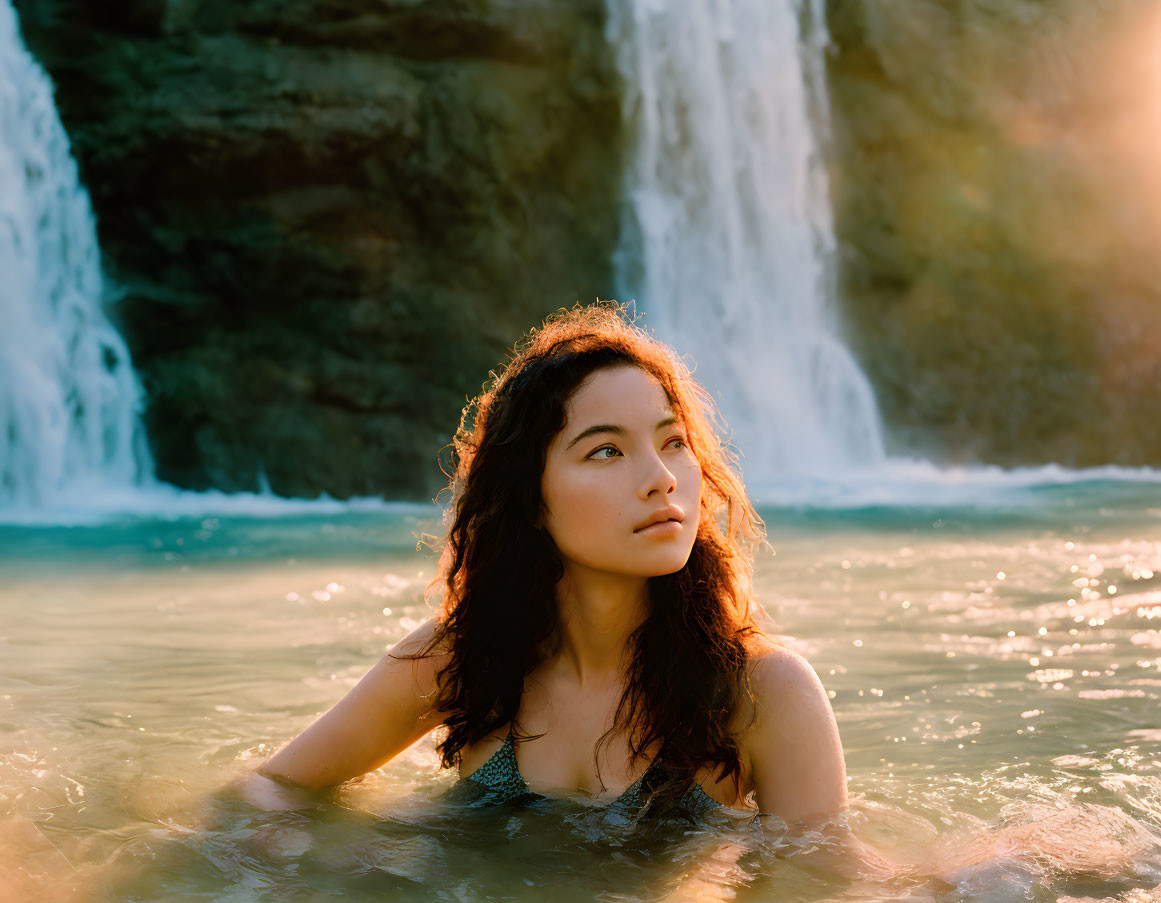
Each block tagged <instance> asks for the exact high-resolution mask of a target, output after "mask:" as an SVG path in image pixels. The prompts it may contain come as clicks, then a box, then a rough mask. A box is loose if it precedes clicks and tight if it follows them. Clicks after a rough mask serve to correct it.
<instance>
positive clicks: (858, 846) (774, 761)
mask: <svg viewBox="0 0 1161 903" xmlns="http://www.w3.org/2000/svg"><path fill="white" fill-rule="evenodd" d="M750 683H751V687H752V689H753V693H754V704H755V708H756V711H755V718H754V722H753V724H752V725H751V727H750V728H749V730H748V731H746V733H745V734H743V735H742V737H741V738H740V740H741V745H742V752H743V755H745V756H746V757H747V758H748V760H749V763H750V773H751V775H752V776H753V783H754V790H755V795H756V796H757V801H758V811H759V812H760V813H761V815H760V816H759V819H760V820H761V821H762V822H763V826H764V827H766V828H767V829H769V827H770V824H771V823H777V821H778V819H781V821H782V822H784V823H785V826H786V828H787V829H788V832H789V834H790V835H792V836H794V835H801V838H800V839H801V840H810V841H811V843H809V844H808V846H807V847H806V848H805V850H804V851H803V852H792V853H791V855H795V856H805V857H806V858H807V859H808V860H809V862H810V864H811V865H815V866H818V867H820V868H823V869H827V870H831V871H835V872H838V873H840V874H842V875H844V876H846V877H848V878H852V879H856V880H867V879H870V880H883V879H886V878H890V877H892V876H895V875H897V874H899V873H900V872H902V871H905V869H904V868H903V867H901V866H900V865H899V864H895V863H891V862H889V861H888V860H886V859H884V858H883V857H882V856H880V855H879V854H878V853H876V852H874V851H873V850H872V849H870V848H869V847H868V846H867V845H866V844H864V843H862V842H861V841H860V840H859V839H858V838H857V837H855V836H854V834H853V833H852V832H851V830H850V828H849V827H848V826H847V825H846V824H845V823H844V820H843V818H842V817H841V816H842V813H843V810H845V809H846V806H847V772H846V763H845V761H844V759H843V749H842V742H841V740H840V739H839V732H838V724H837V723H836V722H835V717H834V711H833V710H832V709H831V706H830V700H829V699H828V698H827V695H826V690H825V689H824V688H823V685H822V681H820V680H819V679H818V675H817V674H816V673H815V672H814V669H813V668H811V666H810V663H809V662H807V660H806V659H805V658H803V657H802V656H801V655H799V654H798V653H796V652H794V651H792V650H790V649H786V648H785V647H782V646H775V647H773V648H772V649H771V650H769V651H767V652H765V653H763V654H762V655H760V656H758V657H756V658H755V659H754V663H753V667H752V671H751V675H750ZM772 816H777V818H772ZM778 827H779V828H780V827H781V826H778ZM787 849H788V851H790V850H793V849H794V846H793V845H791V846H788V848H787Z"/></svg>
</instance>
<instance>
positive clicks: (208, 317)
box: [15, 0, 623, 499]
mask: <svg viewBox="0 0 1161 903" xmlns="http://www.w3.org/2000/svg"><path fill="white" fill-rule="evenodd" d="M15 5H16V7H17V11H18V13H19V15H20V17H21V22H22V27H23V30H24V34H25V39H26V41H27V43H28V45H29V47H30V49H31V50H32V51H33V52H34V53H35V54H36V55H37V57H38V58H39V59H40V61H41V62H42V64H43V65H44V66H45V67H46V68H47V69H48V71H49V73H50V74H51V76H52V78H53V79H54V81H55V83H56V85H57V105H58V108H59V110H60V114H61V118H62V119H63V121H64V123H65V126H66V128H67V129H68V131H69V134H70V137H71V140H72V143H73V149H74V153H75V155H76V157H77V159H78V162H79V164H80V170H81V176H82V179H83V181H84V183H85V185H86V187H87V188H88V190H89V192H90V194H91V196H92V200H93V204H94V207H95V209H96V213H97V218H98V233H99V237H100V241H101V246H102V252H103V254H104V258H105V259H104V264H105V270H106V273H107V275H108V277H109V284H110V290H111V292H112V295H113V297H112V299H111V302H110V313H111V316H112V318H113V319H114V321H115V322H116V323H117V325H118V327H119V328H120V329H121V330H122V332H123V333H124V335H125V336H126V339H127V341H128V342H129V345H130V348H131V350H132V354H133V358H134V365H135V367H136V369H137V371H138V373H139V375H140V377H141V379H142V382H143V385H144V387H145V391H146V394H147V399H148V400H147V408H146V410H145V412H144V413H145V418H146V424H147V428H148V431H149V435H150V441H151V444H152V447H153V453H154V456H155V459H156V461H157V464H158V474H157V475H158V477H159V478H161V479H163V480H166V481H168V482H171V483H174V484H176V485H179V486H183V487H188V488H192V489H205V488H210V487H215V488H219V489H223V490H227V491H234V490H253V489H256V488H257V487H258V485H259V481H260V475H261V474H262V473H263V472H264V473H265V475H266V477H267V478H268V480H269V483H270V485H271V487H272V488H273V490H274V491H275V492H276V493H278V494H282V495H290V496H314V495H317V494H318V493H319V492H320V491H325V492H328V493H330V494H332V495H335V496H338V497H348V496H350V495H365V494H383V495H385V496H387V497H388V498H396V499H426V498H430V497H431V496H432V495H433V494H434V492H435V491H436V490H437V489H438V487H439V486H440V485H442V482H443V476H442V474H441V473H440V472H439V469H438V466H437V464H436V453H437V451H438V449H439V448H440V447H441V446H442V445H443V444H444V443H446V442H447V441H449V439H450V436H451V433H452V431H453V429H454V428H455V426H456V424H457V423H458V418H459V413H460V410H461V408H462V407H463V405H464V403H465V401H466V397H467V396H469V395H471V394H474V393H475V392H477V391H478V390H479V388H480V384H481V382H482V380H483V379H484V378H485V376H486V375H487V372H488V370H489V368H491V367H493V366H494V365H495V364H496V363H497V362H498V361H499V360H500V358H501V356H502V354H503V351H504V349H505V347H507V346H508V345H510V344H511V343H512V341H513V340H514V339H515V338H516V337H517V336H519V335H520V334H521V333H523V332H524V331H526V330H527V329H528V328H529V327H530V326H532V325H534V324H535V323H536V322H537V321H538V320H539V319H541V318H542V317H543V316H544V315H545V314H547V313H549V312H551V311H552V310H554V309H556V308H558V307H561V306H569V305H571V304H572V303H573V302H574V301H576V300H591V299H592V298H593V297H595V296H598V295H600V296H602V297H604V296H608V295H609V294H611V292H612V284H611V264H610V261H611V259H612V251H613V248H614V245H615V243H616V237H617V226H618V223H617V208H618V204H619V197H618V195H619V190H620V184H621V171H622V168H623V167H622V159H621V155H622V137H621V113H620V97H621V94H620V85H619V83H618V78H617V75H616V72H615V67H614V63H613V60H612V56H611V53H610V50H609V48H608V46H607V44H606V41H605V39H604V36H603V27H604V5H603V2H602V0H569V2H568V3H554V2H551V0H427V2H417V0H300V2H294V3H287V2H274V0H252V2H247V3H235V2H227V0H131V2H126V3H121V4H97V3H89V2H84V0H17V2H16V4H15Z"/></svg>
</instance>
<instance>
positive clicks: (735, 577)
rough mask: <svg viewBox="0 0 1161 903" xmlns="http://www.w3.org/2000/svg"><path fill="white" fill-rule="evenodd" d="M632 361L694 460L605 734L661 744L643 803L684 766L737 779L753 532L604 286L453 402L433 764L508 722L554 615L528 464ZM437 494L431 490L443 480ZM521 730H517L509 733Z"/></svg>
mask: <svg viewBox="0 0 1161 903" xmlns="http://www.w3.org/2000/svg"><path fill="white" fill-rule="evenodd" d="M623 365H631V366H635V367H639V368H640V369H641V370H642V371H644V372H645V373H647V374H649V375H651V376H653V377H654V378H655V379H656V380H657V381H658V382H659V383H660V385H661V386H662V388H663V389H664V391H665V394H666V396H667V397H668V400H669V403H670V405H671V406H672V408H673V411H674V414H675V416H677V418H678V420H679V421H680V422H682V423H683V424H684V426H685V429H686V435H687V439H688V445H689V447H690V449H691V450H692V451H693V453H694V455H695V456H696V458H697V460H698V462H699V463H700V465H701V471H702V498H701V512H700V520H699V524H698V530H697V537H696V539H695V541H694V545H693V549H692V551H691V553H690V556H689V559H688V560H687V562H686V564H685V566H684V567H682V568H681V570H679V571H677V572H675V573H672V574H667V575H664V576H658V577H651V578H649V580H648V594H649V611H648V613H647V615H646V619H645V620H644V622H643V623H642V624H641V625H640V626H639V627H638V628H637V629H636V630H635V631H634V633H633V634H632V635H631V637H630V650H629V653H630V664H629V666H628V671H627V674H626V684H625V689H624V691H623V694H622V696H621V699H620V702H619V704H618V707H617V711H616V715H615V720H614V726H613V727H612V728H611V729H610V730H609V731H608V732H607V733H606V734H605V735H604V736H602V738H601V742H602V743H604V742H607V741H608V740H609V739H610V738H611V737H612V736H613V735H614V734H616V733H617V732H618V731H620V730H626V731H627V738H628V742H629V748H630V750H631V752H632V756H633V759H634V760H636V759H637V758H640V757H642V756H644V755H645V751H646V750H648V749H650V748H651V747H653V745H654V744H658V743H659V744H660V748H662V749H663V750H664V760H663V764H664V766H665V769H664V772H665V774H666V776H667V778H666V781H665V783H664V784H663V785H662V786H661V787H659V788H654V790H655V792H654V794H653V798H652V802H651V803H650V809H651V810H652V811H654V812H658V813H662V812H667V811H670V810H671V809H672V808H673V806H674V804H675V803H676V801H677V800H678V799H680V797H681V795H682V794H683V793H684V792H685V790H687V789H688V788H689V786H690V784H691V782H692V781H693V779H694V776H695V774H696V773H697V771H698V769H699V768H701V767H702V766H704V765H709V766H712V767H713V768H714V771H715V773H716V774H717V775H718V776H719V778H720V779H725V778H727V777H732V778H733V780H734V782H735V786H736V787H737V786H739V782H740V780H741V771H742V766H741V759H740V755H739V749H738V744H737V742H736V740H735V737H734V735H733V734H732V733H731V723H732V720H733V719H734V716H735V715H736V714H737V713H738V712H739V711H740V708H739V707H740V706H741V704H742V702H743V700H745V699H747V698H748V697H749V696H750V689H749V683H748V680H747V672H746V664H747V658H748V655H749V653H750V651H751V649H752V645H753V642H754V641H756V640H760V638H761V633H760V631H758V629H757V627H756V625H755V621H754V616H753V611H752V605H753V601H752V599H751V577H752V572H753V551H754V547H755V545H756V544H758V543H761V542H762V541H763V540H764V525H763V524H762V521H761V518H759V516H758V515H757V513H756V512H755V511H754V508H753V506H752V505H751V503H750V501H749V499H748V498H747V496H746V491H745V488H744V486H743V485H742V482H741V478H740V477H739V476H738V475H737V473H736V472H735V470H734V467H735V465H736V457H735V456H734V455H733V454H732V452H730V451H729V449H728V447H727V446H726V445H725V444H724V443H723V442H722V441H721V439H720V438H719V436H718V434H717V432H716V431H715V428H714V419H715V418H716V416H717V410H716V407H715V405H714V404H713V400H712V399H711V398H710V396H709V395H708V393H706V391H705V390H704V389H703V388H702V387H701V386H699V385H698V384H697V383H696V382H695V381H694V380H693V378H692V376H691V375H690V372H689V370H688V368H687V367H686V366H685V365H684V363H683V362H682V361H681V359H680V358H679V357H678V356H677V355H676V354H675V353H674V352H673V350H672V349H670V348H669V347H668V346H666V345H664V344H663V343H661V342H659V341H658V340H656V339H654V338H653V337H652V336H650V335H649V334H647V333H646V332H644V331H643V330H642V329H640V328H639V327H638V326H637V325H636V323H635V322H634V321H633V320H632V319H630V318H629V313H628V310H627V309H626V308H625V307H624V306H622V305H620V304H618V303H617V302H615V301H606V302H597V303H596V304H592V305H588V306H583V307H582V306H579V305H578V306H577V307H574V308H573V309H572V310H565V309H562V310H560V311H558V312H557V313H556V314H554V315H553V316H552V317H550V318H549V319H548V320H546V321H545V323H544V324H543V325H542V326H541V327H540V328H539V329H534V330H532V331H531V332H530V333H529V335H528V336H527V338H526V339H525V340H523V341H521V342H518V343H517V345H516V346H515V348H514V349H513V352H512V357H511V360H510V361H509V362H508V363H507V365H506V366H504V367H503V368H502V369H501V370H500V372H499V373H498V374H497V373H496V372H495V371H493V372H492V373H490V374H489V377H490V379H491V382H490V384H489V383H485V389H484V391H483V393H482V394H481V395H480V396H479V397H477V398H476V399H474V400H473V401H472V402H470V403H469V404H468V405H467V407H465V408H464V411H463V416H462V419H461V421H460V426H459V429H458V430H457V432H456V434H455V439H454V443H453V446H452V448H453V450H454V454H455V466H454V469H453V472H452V473H451V474H450V477H451V481H450V484H449V487H448V488H449V489H450V493H451V504H450V506H449V508H448V509H447V511H446V518H445V521H446V523H447V533H446V536H445V537H444V540H443V549H442V555H441V557H440V563H439V568H438V572H437V575H436V577H435V579H434V580H433V581H432V582H431V584H429V587H428V589H429V591H432V590H434V589H437V588H441V589H442V600H441V604H440V608H439V611H438V613H437V628H436V634H435V637H434V639H433V640H432V642H431V644H429V646H428V647H427V648H426V649H425V650H424V652H423V653H421V654H432V653H433V652H434V651H435V650H436V649H437V648H438V649H439V650H441V651H442V652H445V653H450V656H449V659H448V664H447V665H446V666H445V667H444V668H443V669H442V670H441V672H440V674H439V690H438V693H437V697H436V701H435V706H436V709H437V710H438V711H439V712H440V713H441V714H443V715H444V716H445V719H444V724H445V725H446V728H447V733H446V736H444V737H443V739H442V740H441V742H440V743H439V744H438V746H437V750H438V751H439V753H440V757H441V759H442V762H443V764H444V766H445V767H449V768H450V767H452V766H453V765H458V764H459V757H460V752H461V750H463V749H464V748H465V747H467V746H470V745H472V744H474V743H476V742H477V741H479V740H481V739H483V738H484V737H486V736H487V735H488V734H489V733H491V732H492V731H495V730H496V729H498V728H500V727H502V726H504V725H506V724H508V723H509V722H512V721H513V720H514V719H515V717H516V714H517V711H518V709H519V706H520V697H521V694H522V692H523V686H524V679H525V676H526V675H527V674H529V673H530V672H531V671H532V670H533V669H534V668H535V667H536V666H537V665H538V664H540V662H541V661H542V660H543V659H544V658H545V657H546V655H547V653H546V651H545V650H548V649H551V648H552V646H553V641H554V638H555V636H556V632H557V627H558V620H557V618H558V612H557V603H556V594H555V587H556V584H557V581H558V580H559V579H560V577H561V576H562V574H563V568H562V565H561V563H560V560H559V557H558V555H557V552H556V547H555V544H554V543H553V540H552V537H551V536H550V535H549V534H548V533H547V532H546V531H545V530H544V529H542V528H539V527H537V526H535V525H536V524H537V523H539V522H540V515H541V514H542V507H543V501H542V498H541V492H540V480H541V475H542V473H543V470H544V462H545V457H546V452H547V449H548V446H549V445H550V443H551V441H552V439H553V437H554V436H555V435H556V434H557V433H558V432H559V431H560V430H561V429H563V428H564V425H565V417H566V409H565V406H566V404H567V402H568V400H569V398H570V397H571V396H572V394H573V393H574V392H575V391H576V390H577V389H578V387H580V385H581V384H582V383H583V382H584V381H585V380H586V379H587V378H588V377H589V376H590V375H591V374H593V373H594V372H596V371H598V370H601V369H604V368H607V367H612V366H623ZM441 494H442V493H441ZM521 736H527V735H521Z"/></svg>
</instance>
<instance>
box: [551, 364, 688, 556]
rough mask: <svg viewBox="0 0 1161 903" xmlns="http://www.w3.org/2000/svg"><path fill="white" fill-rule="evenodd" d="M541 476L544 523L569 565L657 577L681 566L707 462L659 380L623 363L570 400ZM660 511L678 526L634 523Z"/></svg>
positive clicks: (585, 384)
mask: <svg viewBox="0 0 1161 903" xmlns="http://www.w3.org/2000/svg"><path fill="white" fill-rule="evenodd" d="M565 417H566V420H565V425H564V429H562V430H561V431H560V432H559V433H558V434H557V435H556V436H554V437H553V439H552V442H551V444H550V445H549V447H548V453H547V456H546V459H545V463H544V473H543V474H542V475H541V483H540V489H541V495H542V497H543V499H544V505H545V510H546V514H545V518H544V523H543V526H544V528H545V529H546V530H547V531H548V532H549V534H550V535H551V536H552V539H553V541H554V542H555V543H556V547H557V549H558V550H559V551H560V554H561V555H562V556H563V557H564V559H565V566H566V568H567V567H576V566H579V567H582V568H586V569H589V570H593V571H598V572H602V573H617V574H625V575H631V576H638V577H655V576H659V575H661V574H672V573H673V572H674V571H678V570H681V568H682V567H684V566H685V562H686V561H687V560H688V558H689V553H690V550H691V549H692V548H693V541H694V539H695V538H696V536H697V525H698V517H699V515H700V512H701V504H700V502H701V465H700V464H699V463H698V460H697V458H696V457H695V456H694V454H693V452H692V451H691V450H690V449H689V447H688V446H687V445H686V442H685V427H684V424H682V423H681V422H679V421H675V420H674V417H675V413H674V411H673V410H672V408H670V406H669V401H668V399H667V398H666V395H665V391H664V390H663V389H662V387H661V384H660V383H658V382H657V380H655V379H654V378H653V377H652V376H650V375H648V374H647V373H645V372H644V371H643V370H640V369H638V368H637V367H634V366H631V365H618V366H614V367H608V368H604V369H602V370H598V371H596V372H595V373H593V374H592V375H591V376H589V378H588V379H587V380H586V381H585V382H583V383H582V384H581V386H580V388H578V389H577V390H576V392H574V393H573V395H572V397H571V398H570V399H569V400H568V403H567V404H566V406H565ZM658 515H660V516H662V517H666V518H668V517H679V518H681V521H680V523H668V524H666V525H664V526H659V527H651V528H649V529H638V528H639V527H640V526H641V524H644V523H646V522H648V521H650V520H652V519H654V518H655V517H657V516H658Z"/></svg>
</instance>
